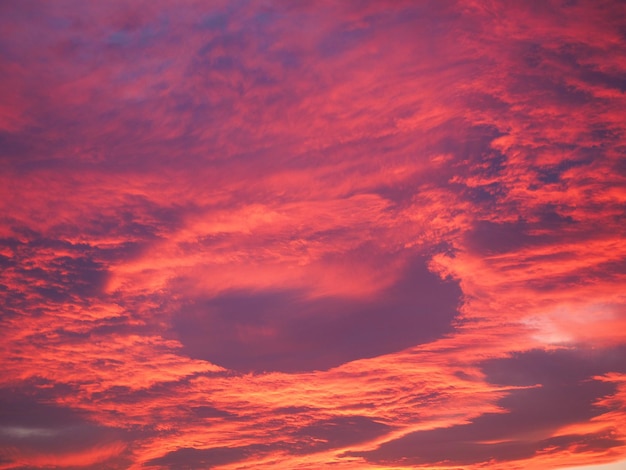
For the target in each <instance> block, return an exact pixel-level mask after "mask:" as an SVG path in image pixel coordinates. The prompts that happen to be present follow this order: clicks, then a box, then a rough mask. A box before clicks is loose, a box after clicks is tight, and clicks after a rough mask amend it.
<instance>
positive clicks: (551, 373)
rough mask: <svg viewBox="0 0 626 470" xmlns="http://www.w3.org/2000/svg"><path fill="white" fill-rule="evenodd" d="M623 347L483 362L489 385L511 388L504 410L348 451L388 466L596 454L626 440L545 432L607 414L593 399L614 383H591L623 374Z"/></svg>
mask: <svg viewBox="0 0 626 470" xmlns="http://www.w3.org/2000/svg"><path fill="white" fill-rule="evenodd" d="M625 353H626V349H625V348H624V347H621V348H615V349H605V350H562V351H553V352H547V351H542V350H534V351H529V352H526V353H522V354H517V355H514V356H512V357H510V358H506V359H497V360H490V361H487V362H484V363H483V364H482V368H483V371H484V372H485V373H486V375H487V380H488V381H489V382H491V383H495V384H501V385H513V386H531V385H535V384H541V387H540V388H531V389H524V390H516V391H513V392H511V393H510V394H509V395H508V396H506V397H505V398H503V399H502V400H500V402H499V405H500V406H501V407H502V408H504V409H505V410H508V412H507V413H504V414H485V415H483V416H480V417H478V418H476V419H475V420H474V421H473V422H472V423H470V424H464V425H459V426H452V427H449V428H441V429H433V430H430V431H419V432H414V433H411V434H409V435H407V436H404V437H402V438H400V439H396V440H394V441H390V442H387V443H384V444H382V445H381V446H379V447H378V448H377V449H375V450H373V451H368V452H348V453H346V454H345V456H352V457H354V456H360V457H363V458H365V460H367V461H368V462H371V463H377V464H386V465H393V464H394V463H398V464H399V463H402V464H403V465H421V464H436V463H444V462H445V463H446V464H449V465H471V464H477V463H481V462H489V461H492V460H496V461H508V460H515V459H525V458H530V457H532V456H533V455H535V454H536V453H537V452H540V451H542V452H551V453H559V452H563V451H569V452H600V451H603V450H606V449H609V448H613V447H620V446H623V445H626V443H625V442H623V441H620V440H618V439H616V438H615V436H614V435H613V433H612V432H611V431H610V430H609V431H606V432H602V433H594V434H569V435H564V436H558V437H550V436H551V433H553V432H554V431H555V430H557V429H558V428H559V427H561V426H564V425H568V424H575V423H586V422H589V421H590V420H591V419H592V418H593V417H595V416H598V415H600V414H602V413H605V412H607V411H610V410H608V409H606V408H600V407H597V406H595V405H594V402H595V401H596V400H598V399H600V398H602V397H604V396H607V395H610V394H612V393H614V392H615V390H616V387H615V385H614V384H611V383H605V382H599V381H594V380H589V379H590V378H591V377H593V376H595V375H599V374H604V373H607V372H611V371H618V372H624V371H626V362H625V361H624V357H626V355H625Z"/></svg>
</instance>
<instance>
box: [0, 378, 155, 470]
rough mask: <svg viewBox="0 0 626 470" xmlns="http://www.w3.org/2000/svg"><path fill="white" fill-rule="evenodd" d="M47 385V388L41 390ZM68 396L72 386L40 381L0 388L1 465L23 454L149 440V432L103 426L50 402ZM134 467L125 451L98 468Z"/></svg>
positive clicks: (62, 452)
mask: <svg viewBox="0 0 626 470" xmlns="http://www.w3.org/2000/svg"><path fill="white" fill-rule="evenodd" d="M43 385H46V386H47V388H46V389H39V388H37V387H38V386H43ZM65 393H71V387H70V386H67V385H59V384H51V383H49V382H46V381H37V380H34V381H28V382H26V383H24V384H23V386H20V387H19V388H2V389H0V462H13V461H14V459H15V457H16V455H20V454H21V453H24V454H27V455H42V454H43V455H51V456H62V455H66V454H71V453H76V452H85V451H87V450H88V449H90V448H93V447H98V446H103V445H106V444H110V443H113V442H116V441H122V442H126V443H128V442H132V441H133V440H135V439H137V438H139V437H140V434H141V435H142V436H144V437H145V435H146V433H145V432H141V433H138V432H134V431H127V430H124V429H119V428H112V427H106V426H101V425H98V424H96V423H94V422H91V421H90V420H89V419H88V417H87V415H86V414H84V413H82V412H80V411H77V410H73V409H71V408H67V407H62V406H58V405H55V404H53V403H50V401H51V400H52V399H53V397H54V396H57V395H63V394H65ZM130 464H131V460H130V454H129V453H127V452H122V453H121V454H120V455H117V456H113V457H111V458H110V459H108V460H107V461H103V462H99V463H98V468H102V469H109V468H110V469H115V468H127V466H129V465H130ZM11 468H14V469H16V470H17V469H19V470H25V469H26V468H31V467H23V466H21V467H11ZM37 468H41V467H37ZM46 468H61V467H49V466H47V467H46ZM63 468H68V467H63ZM72 468H74V467H72ZM83 468H84V467H83Z"/></svg>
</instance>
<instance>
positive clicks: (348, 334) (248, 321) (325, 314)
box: [174, 259, 461, 372]
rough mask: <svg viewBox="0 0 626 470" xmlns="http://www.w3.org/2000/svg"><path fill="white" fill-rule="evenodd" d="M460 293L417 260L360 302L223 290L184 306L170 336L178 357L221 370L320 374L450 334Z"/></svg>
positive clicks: (455, 285) (450, 283) (296, 294)
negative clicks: (179, 349) (379, 291)
mask: <svg viewBox="0 0 626 470" xmlns="http://www.w3.org/2000/svg"><path fill="white" fill-rule="evenodd" d="M460 296H461V291H460V289H459V286H458V284H456V283H455V282H453V281H451V280H448V281H442V280H441V279H440V278H439V277H438V276H437V275H435V274H433V273H431V272H430V271H429V270H428V269H427V267H426V265H425V263H424V260H423V259H418V260H415V261H413V262H412V263H411V264H410V265H409V269H408V270H407V271H406V272H405V273H404V275H403V276H402V278H401V279H400V280H399V281H398V282H397V283H396V284H395V285H393V286H392V287H390V288H389V289H387V290H386V291H385V292H383V293H382V294H381V295H380V296H378V298H376V299H374V300H371V301H368V302H362V301H359V300H347V299H340V298H323V299H313V300H307V299H305V298H303V296H302V295H301V293H299V292H295V291H274V292H261V293H258V292H255V293H252V292H230V293H227V294H222V295H220V296H218V297H216V298H214V299H210V300H206V301H201V302H196V303H194V304H191V305H187V306H185V307H184V308H183V309H181V311H180V312H179V313H178V314H177V315H176V317H175V319H174V333H175V334H176V335H177V337H178V338H179V339H180V340H181V342H182V343H183V351H184V352H185V353H186V354H189V355H190V356H191V357H196V358H201V359H206V360H209V361H211V362H213V363H216V364H218V365H221V366H223V367H227V368H229V369H235V370H241V371H250V370H254V371H270V370H279V371H288V372H294V371H303V370H319V369H328V368H330V367H333V366H337V365H340V364H342V363H344V362H348V361H351V360H355V359H360V358H365V357H374V356H377V355H379V354H387V353H391V352H395V351H399V350H402V349H404V348H408V347H410V346H414V345H416V344H419V343H423V342H426V341H430V340H433V339H435V338H438V337H441V336H442V335H444V334H445V333H447V332H450V331H451V329H452V320H453V319H454V317H455V315H456V314H457V307H458V306H459V303H460V299H461V297H460Z"/></svg>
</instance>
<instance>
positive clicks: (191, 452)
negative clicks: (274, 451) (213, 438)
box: [147, 444, 271, 470]
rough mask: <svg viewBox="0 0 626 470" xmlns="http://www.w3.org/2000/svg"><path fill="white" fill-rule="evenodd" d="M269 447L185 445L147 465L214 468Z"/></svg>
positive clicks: (195, 469) (176, 468) (181, 469)
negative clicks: (198, 447) (203, 447)
mask: <svg viewBox="0 0 626 470" xmlns="http://www.w3.org/2000/svg"><path fill="white" fill-rule="evenodd" d="M270 449H271V446H268V445H262V444H259V445H249V446H241V447H214V448H209V449H196V448H194V447H185V448H182V449H178V450H175V451H172V452H169V453H167V454H166V455H164V456H163V457H158V458H156V459H152V460H149V461H148V462H147V464H148V465H158V466H160V467H161V468H167V469H171V470H200V469H203V470H204V469H211V468H216V467H217V466H219V465H225V464H228V463H232V462H238V461H240V460H244V459H246V458H249V457H252V456H259V455H261V454H264V453H267V452H268V450H270Z"/></svg>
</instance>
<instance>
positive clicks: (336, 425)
mask: <svg viewBox="0 0 626 470" xmlns="http://www.w3.org/2000/svg"><path fill="white" fill-rule="evenodd" d="M390 429H391V428H390V427H389V426H387V425H385V424H382V423H378V422H376V421H374V420H372V419H370V418H368V417H365V416H339V417H335V418H330V419H326V420H321V421H317V422H314V423H312V424H310V425H308V426H305V427H302V428H300V429H297V430H295V431H294V432H289V431H287V432H286V433H283V434H282V435H281V436H280V438H279V440H278V441H276V442H272V443H271V444H252V445H248V446H239V447H213V448H207V449H197V448H193V447H185V448H181V449H177V450H175V451H172V452H169V453H167V454H165V455H164V456H162V457H158V458H156V459H153V460H151V461H149V462H148V463H147V464H148V465H158V466H161V467H163V468H168V469H172V470H174V469H176V470H179V469H189V470H195V469H206V468H213V467H214V466H216V465H225V464H228V463H232V462H237V461H240V460H244V459H247V458H250V457H255V456H259V455H262V454H267V453H269V452H273V451H274V452H275V451H280V452H286V453H289V454H292V455H306V454H312V453H315V452H321V451H323V450H329V449H337V448H341V447H345V446H349V445H354V444H358V443H360V442H365V441H369V440H372V439H375V438H377V437H379V436H381V435H383V434H385V433H387V432H389V431H390Z"/></svg>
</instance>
